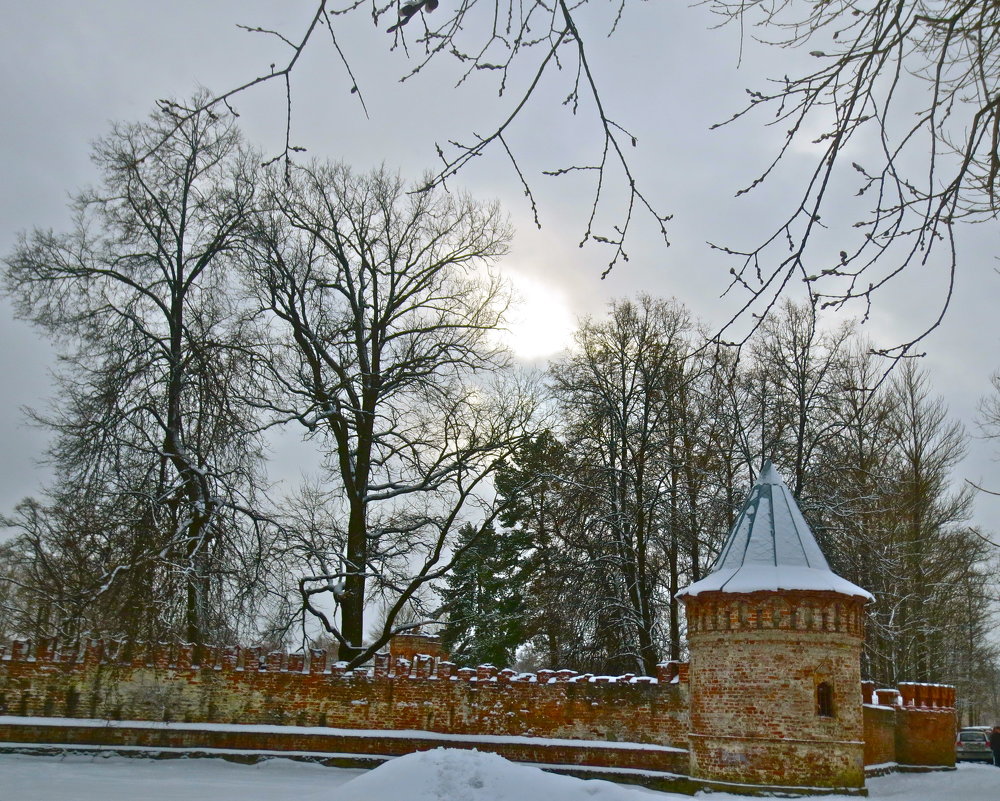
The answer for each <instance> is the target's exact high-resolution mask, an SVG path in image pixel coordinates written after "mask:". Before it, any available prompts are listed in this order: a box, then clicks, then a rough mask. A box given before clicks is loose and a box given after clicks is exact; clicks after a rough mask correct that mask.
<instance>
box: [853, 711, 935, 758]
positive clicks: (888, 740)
mask: <svg viewBox="0 0 1000 801" xmlns="http://www.w3.org/2000/svg"><path fill="white" fill-rule="evenodd" d="M862 712H863V717H864V724H865V765H866V766H867V765H889V764H892V763H893V762H895V761H896V712H895V710H894V709H891V708H888V707H884V706H871V705H866V706H865V707H863V709H862ZM949 739H953V738H949Z"/></svg>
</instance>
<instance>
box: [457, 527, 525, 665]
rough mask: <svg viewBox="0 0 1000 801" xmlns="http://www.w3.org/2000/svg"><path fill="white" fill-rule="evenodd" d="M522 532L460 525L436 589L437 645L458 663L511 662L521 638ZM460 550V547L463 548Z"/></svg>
mask: <svg viewBox="0 0 1000 801" xmlns="http://www.w3.org/2000/svg"><path fill="white" fill-rule="evenodd" d="M526 541H527V537H526V535H525V534H524V533H523V532H520V531H517V530H508V531H503V532H497V531H495V530H494V529H493V528H487V529H485V530H483V531H482V532H480V531H479V529H477V528H475V527H473V526H470V525H466V526H464V527H463V528H462V529H461V531H460V532H459V537H458V543H457V548H458V549H459V550H461V556H459V557H458V559H456V560H455V563H454V566H453V567H452V570H451V573H450V574H449V575H448V578H447V579H446V581H445V586H444V587H443V588H442V590H441V597H442V598H443V600H444V604H443V606H442V611H443V612H444V613H446V614H447V618H448V622H447V623H446V624H445V628H444V630H443V631H442V632H441V635H442V643H443V645H444V647H445V650H447V651H448V652H449V653H450V654H451V655H452V659H454V660H455V661H456V662H459V663H460V664H470V665H480V664H493V665H497V666H499V667H505V666H509V665H511V664H513V662H514V657H515V653H516V651H517V649H518V646H520V645H521V644H522V643H523V642H524V640H525V625H524V600H523V598H522V592H521V585H522V583H523V570H522V554H523V553H524V550H525V547H526V544H527V543H526ZM463 549H464V550H463Z"/></svg>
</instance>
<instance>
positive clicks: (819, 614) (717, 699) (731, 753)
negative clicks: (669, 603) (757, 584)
mask: <svg viewBox="0 0 1000 801" xmlns="http://www.w3.org/2000/svg"><path fill="white" fill-rule="evenodd" d="M685 600H686V605H687V615H688V639H689V645H690V651H691V667H690V670H691V741H690V743H691V745H690V748H691V773H692V776H695V777H698V778H703V779H706V780H710V781H716V782H737V783H745V784H761V785H773V786H783V787H861V786H863V784H864V742H863V737H864V728H863V722H862V712H861V692H860V688H861V674H860V656H861V640H862V634H863V631H862V616H863V601H862V600H861V599H860V598H857V599H852V598H849V597H847V596H841V595H838V594H835V593H826V592H784V593H780V594H779V593H775V592H757V593H748V594H734V593H722V592H710V593H709V592H706V593H701V594H699V595H696V596H688V597H687V598H686V599H685ZM820 685H825V686H826V688H828V690H829V703H830V708H829V709H820V702H819V696H820V693H821V688H820Z"/></svg>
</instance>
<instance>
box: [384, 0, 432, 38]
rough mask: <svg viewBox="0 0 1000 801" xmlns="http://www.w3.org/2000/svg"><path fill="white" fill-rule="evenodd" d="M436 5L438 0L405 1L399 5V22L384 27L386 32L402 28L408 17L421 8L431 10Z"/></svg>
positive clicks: (408, 19)
mask: <svg viewBox="0 0 1000 801" xmlns="http://www.w3.org/2000/svg"><path fill="white" fill-rule="evenodd" d="M437 7H438V0H418V1H417V2H416V3H406V4H405V5H401V6H400V7H399V22H397V23H396V24H395V25H392V26H390V27H388V28H386V33H392V32H393V31H397V30H399V29H400V28H402V27H403V26H404V25H405V24H406V23H407V22H409V21H410V18H411V17H412V16H413V15H414V14H416V13H417V12H418V11H420V10H421V9H423V10H424V11H427V12H431V11H433V10H434V9H436V8H437Z"/></svg>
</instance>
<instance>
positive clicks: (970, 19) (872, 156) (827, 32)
mask: <svg viewBox="0 0 1000 801" xmlns="http://www.w3.org/2000/svg"><path fill="white" fill-rule="evenodd" d="M705 4H706V5H707V6H709V7H710V8H711V10H712V11H714V12H715V13H717V14H720V15H722V17H723V18H724V19H726V20H730V21H734V22H736V23H738V24H739V25H741V26H744V25H746V26H748V28H749V29H750V30H752V31H753V32H754V35H755V37H756V38H760V39H761V40H763V41H766V42H767V43H769V44H773V45H775V46H778V47H782V48H787V49H792V48H799V47H803V48H804V47H812V48H813V49H812V50H811V52H810V55H811V56H812V58H813V59H814V61H815V63H816V67H815V68H814V69H805V70H803V71H802V72H792V73H791V75H790V76H789V75H788V74H786V75H785V77H784V78H782V79H778V80H776V81H774V82H773V83H772V84H771V85H770V86H769V87H768V88H767V89H765V90H763V91H752V92H750V102H749V104H748V106H747V108H746V109H744V110H743V111H741V112H739V113H738V114H736V115H734V117H733V118H732V120H730V122H733V121H735V120H738V119H741V118H743V117H744V116H746V115H747V114H748V113H749V112H751V111H753V110H755V109H759V108H762V107H770V108H771V109H772V110H773V112H774V115H775V119H776V124H777V126H778V127H779V129H780V130H782V131H783V132H784V133H783V141H782V143H781V147H780V148H779V149H778V152H777V155H776V157H775V159H774V161H773V162H772V163H771V164H770V165H769V166H768V167H767V168H766V169H765V170H764V171H763V172H762V173H761V174H760V175H759V176H758V177H757V178H756V179H755V180H754V181H753V183H752V184H751V185H750V186H748V187H747V188H746V189H744V190H742V191H743V192H748V191H751V190H752V189H753V188H754V187H756V186H758V185H760V184H761V183H763V182H764V181H766V180H767V179H768V178H769V177H770V176H771V175H772V173H773V172H774V171H775V169H776V168H777V165H778V164H779V162H781V161H782V159H784V158H785V156H786V154H787V153H788V152H789V150H790V149H791V148H792V146H793V144H794V143H800V142H803V141H811V144H812V145H813V146H814V147H813V149H814V151H815V153H816V157H815V167H814V169H813V170H812V172H811V173H810V174H809V175H808V178H807V179H806V184H805V187H804V190H803V192H802V194H801V196H800V199H799V200H798V202H797V203H795V204H793V206H792V213H791V214H790V215H789V216H788V218H787V219H785V220H783V221H780V223H779V225H778V226H776V228H775V230H774V232H773V234H771V235H770V236H769V237H768V238H766V239H765V240H764V241H763V242H762V243H760V244H759V245H757V246H755V247H753V248H752V249H750V250H743V251H740V250H734V249H731V248H729V247H724V248H723V249H725V250H727V251H728V252H729V253H732V254H735V255H738V256H739V257H740V258H741V259H742V266H741V267H740V268H739V269H738V270H734V271H733V274H734V279H733V284H734V285H740V286H742V287H743V288H744V289H746V290H747V291H748V293H749V296H748V298H747V301H746V303H747V306H746V307H747V308H749V307H750V306H751V305H753V304H755V303H758V304H759V305H762V306H764V307H766V308H767V309H770V308H771V307H772V306H773V305H774V303H775V301H776V300H777V298H778V297H779V296H780V295H781V293H782V292H783V291H784V290H785V288H786V287H787V286H788V284H789V283H790V282H791V281H793V280H802V281H805V282H806V284H807V285H808V287H809V292H810V294H811V295H812V296H813V297H814V299H815V300H816V302H818V303H819V304H820V305H821V306H822V307H824V308H826V307H834V308H840V307H843V306H845V305H846V304H848V303H851V302H853V301H860V303H861V304H862V306H863V307H866V308H867V307H869V306H870V304H871V302H872V300H873V298H874V296H875V294H876V293H877V292H879V290H882V289H883V288H886V287H889V286H898V285H899V282H900V281H901V280H902V281H905V280H906V279H905V278H904V276H905V275H910V274H911V271H910V270H907V267H909V266H911V265H914V266H916V265H929V264H932V263H933V261H932V259H933V257H934V255H935V254H937V253H938V252H939V251H941V253H940V256H941V263H942V264H943V266H944V268H945V280H944V283H943V291H942V293H941V303H940V311H939V314H938V315H937V317H936V318H935V319H933V320H932V321H931V322H930V324H929V326H928V327H927V328H926V329H924V330H923V331H921V332H918V333H917V334H916V336H915V337H913V338H912V339H911V340H909V341H906V342H903V343H901V344H899V345H897V346H895V347H892V348H889V349H887V350H886V351H884V352H885V353H886V354H887V355H893V356H906V355H912V352H913V351H912V348H913V346H914V345H915V344H916V342H918V341H919V340H920V339H922V338H923V337H924V336H926V334H927V333H929V332H930V331H931V330H933V329H934V328H935V327H937V325H938V324H939V323H940V322H941V319H942V317H943V315H944V313H945V311H946V310H947V308H948V304H949V302H950V300H951V294H952V287H953V285H954V278H955V270H956V267H957V262H956V256H955V241H954V225H955V223H956V222H958V221H960V220H969V221H982V220H993V219H995V218H996V215H997V210H998V206H997V193H998V189H1000V184H998V176H1000V156H998V152H1000V151H998V147H1000V100H998V98H1000V94H998V84H1000V59H998V55H1000V19H998V18H997V15H996V9H995V7H994V6H993V4H992V3H988V2H964V0H944V2H930V1H929V0H875V2H871V3H864V4H858V3H856V2H851V0H834V1H833V2H824V3H810V2H804V1H802V0H780V1H779V2H770V0H768V1H767V2H764V1H763V0H749V2H747V1H746V0H706V3H705ZM858 143H861V144H863V145H864V146H866V147H865V149H864V151H863V152H864V155H863V156H861V155H859V156H857V159H858V161H850V160H849V159H848V158H847V157H845V155H844V153H845V150H846V149H847V146H848V145H849V144H858ZM859 162H863V163H859ZM851 175H853V176H854V178H855V179H856V180H855V181H854V182H853V183H854V188H855V189H856V190H857V195H858V196H859V197H860V198H861V200H860V201H859V203H860V207H859V208H857V211H856V214H857V216H856V217H855V219H853V220H852V219H842V218H841V215H842V213H843V208H844V207H848V208H854V206H851V205H850V201H849V200H848V199H847V198H845V197H844V195H843V194H841V193H842V192H843V191H844V190H843V189H841V188H840V187H841V186H850V184H851V182H849V181H845V178H849V177H850V176H851ZM847 191H851V190H847ZM831 220H832V222H831ZM830 225H832V226H833V227H834V230H835V231H836V237H835V238H834V239H833V240H832V241H833V242H835V243H837V244H831V238H830V237H829V236H826V235H825V234H824V230H825V229H827V228H828V227H829V226H830ZM852 226H853V227H852ZM838 251H839V255H838Z"/></svg>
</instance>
